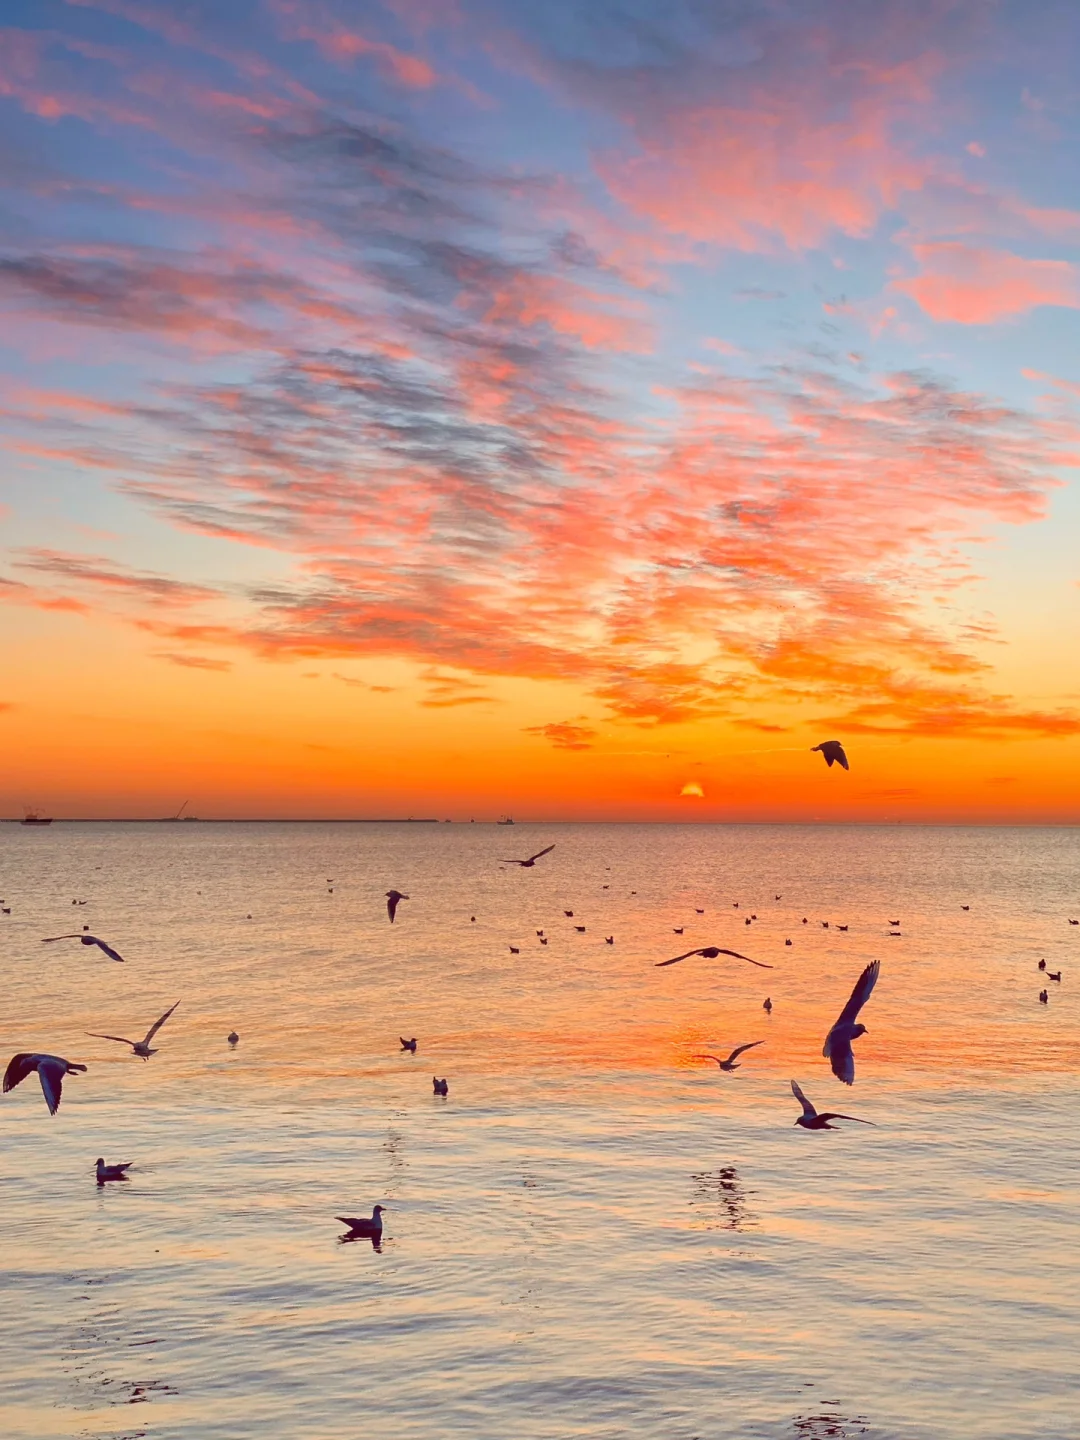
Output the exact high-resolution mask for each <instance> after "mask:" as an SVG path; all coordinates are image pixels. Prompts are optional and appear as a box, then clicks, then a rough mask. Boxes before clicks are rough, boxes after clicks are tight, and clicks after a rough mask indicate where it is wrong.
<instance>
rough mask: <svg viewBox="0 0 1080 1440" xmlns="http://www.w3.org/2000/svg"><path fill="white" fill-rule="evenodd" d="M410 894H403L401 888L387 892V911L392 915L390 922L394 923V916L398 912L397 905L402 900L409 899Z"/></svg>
mask: <svg viewBox="0 0 1080 1440" xmlns="http://www.w3.org/2000/svg"><path fill="white" fill-rule="evenodd" d="M408 898H409V897H408V895H403V894H402V893H401V891H400V890H387V892H386V913H387V915H389V916H390V924H391V925H392V924H393V923H394V916H395V915H396V914H397V907H398V906H399V905H400V904H401V902H402V900H408Z"/></svg>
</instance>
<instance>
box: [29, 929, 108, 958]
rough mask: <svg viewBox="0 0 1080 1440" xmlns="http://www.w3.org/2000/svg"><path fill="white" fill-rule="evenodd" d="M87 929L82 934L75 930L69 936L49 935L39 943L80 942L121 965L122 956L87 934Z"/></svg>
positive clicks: (94, 936)
mask: <svg viewBox="0 0 1080 1440" xmlns="http://www.w3.org/2000/svg"><path fill="white" fill-rule="evenodd" d="M88 928H89V927H87V926H85V925H84V926H83V929H82V932H79V931H77V930H76V931H75V932H74V934H71V935H49V936H47V937H46V939H44V940H42V942H41V943H42V944H43V945H52V944H53V943H54V941H56V940H81V941H82V943H83V944H84V945H96V946H97V947H98V949H99V950H102V951H104V953H105V954H106V955H108V957H109V959H110V960H119V961H120V963H121V965H122V964H123V963H124V957H123V955H120V954H118V953H117V951H115V950H114V949H113V947H112V946H111V945H106V943H105V941H104V940H99V939H98V937H97V936H96V935H90V934H89V933H87V932H88Z"/></svg>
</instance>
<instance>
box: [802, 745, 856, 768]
mask: <svg viewBox="0 0 1080 1440" xmlns="http://www.w3.org/2000/svg"><path fill="white" fill-rule="evenodd" d="M815 750H820V751H821V753H822V755H823V756H824V758H825V764H826V765H828V767H829V769H830V770H831V769H832V767H833V766H834V765H842V766H843V767H844V769H845V770H850V769H851V766H850V765H849V764H848V758H847V756H846V755H845V754H844V747H843V745H841V744H840V741H839V740H823V741H822V742H821V744H820V745H811V746H810V753H811V755H812V754H813V753H814V751H815Z"/></svg>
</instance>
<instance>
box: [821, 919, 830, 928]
mask: <svg viewBox="0 0 1080 1440" xmlns="http://www.w3.org/2000/svg"><path fill="white" fill-rule="evenodd" d="M821 928H822V929H823V930H827V929H828V928H829V922H828V920H822V922H821Z"/></svg>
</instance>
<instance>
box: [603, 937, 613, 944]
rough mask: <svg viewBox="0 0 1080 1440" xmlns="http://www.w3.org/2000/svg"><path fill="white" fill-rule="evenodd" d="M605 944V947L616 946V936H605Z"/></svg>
mask: <svg viewBox="0 0 1080 1440" xmlns="http://www.w3.org/2000/svg"><path fill="white" fill-rule="evenodd" d="M604 944H605V945H614V944H615V936H614V935H605V936H604Z"/></svg>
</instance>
